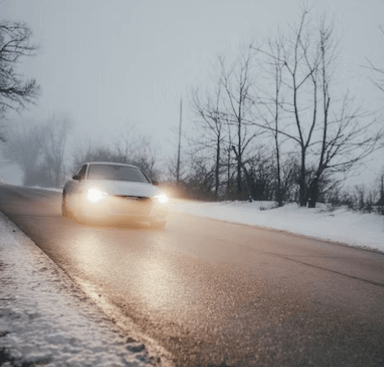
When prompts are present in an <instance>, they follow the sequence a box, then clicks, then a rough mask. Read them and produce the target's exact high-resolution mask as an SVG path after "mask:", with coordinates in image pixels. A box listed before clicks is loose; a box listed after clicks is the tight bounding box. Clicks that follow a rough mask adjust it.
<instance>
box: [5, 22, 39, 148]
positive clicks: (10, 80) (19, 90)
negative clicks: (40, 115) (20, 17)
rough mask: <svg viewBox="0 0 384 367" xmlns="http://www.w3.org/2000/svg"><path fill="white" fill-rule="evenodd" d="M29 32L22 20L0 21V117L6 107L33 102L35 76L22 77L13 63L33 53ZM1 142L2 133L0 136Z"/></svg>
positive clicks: (11, 107)
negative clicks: (30, 77) (29, 77)
mask: <svg viewBox="0 0 384 367" xmlns="http://www.w3.org/2000/svg"><path fill="white" fill-rule="evenodd" d="M31 37H32V31H31V29H30V28H29V27H28V25H27V24H26V23H21V22H12V21H8V20H1V21H0V118H1V119H3V118H4V116H5V113H6V111H7V110H9V109H11V110H16V111H19V110H20V109H24V108H26V106H27V105H28V104H29V103H33V102H34V101H35V100H36V98H37V96H38V94H39V86H38V85H37V83H36V80H35V79H27V80H23V77H22V76H21V75H20V74H18V73H17V71H16V65H17V63H18V62H19V59H20V58H21V57H23V56H33V55H36V52H37V49H38V46H37V45H35V44H32V43H31ZM0 139H1V140H3V141H4V136H2V135H0Z"/></svg>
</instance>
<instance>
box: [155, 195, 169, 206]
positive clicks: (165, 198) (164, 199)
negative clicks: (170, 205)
mask: <svg viewBox="0 0 384 367" xmlns="http://www.w3.org/2000/svg"><path fill="white" fill-rule="evenodd" d="M155 198H156V200H157V201H158V202H159V203H161V204H165V203H167V202H168V196H167V195H165V194H163V193H161V194H158V195H156V196H155Z"/></svg>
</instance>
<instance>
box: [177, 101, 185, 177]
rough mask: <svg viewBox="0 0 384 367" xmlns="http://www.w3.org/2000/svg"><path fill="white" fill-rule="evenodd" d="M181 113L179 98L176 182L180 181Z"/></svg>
mask: <svg viewBox="0 0 384 367" xmlns="http://www.w3.org/2000/svg"><path fill="white" fill-rule="evenodd" d="M182 113H183V100H182V99H181V98H180V123H179V147H178V149H177V167H176V182H177V183H179V181H180V148H181V121H182Z"/></svg>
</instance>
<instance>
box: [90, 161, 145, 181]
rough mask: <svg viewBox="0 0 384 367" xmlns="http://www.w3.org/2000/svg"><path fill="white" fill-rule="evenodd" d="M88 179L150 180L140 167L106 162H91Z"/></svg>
mask: <svg viewBox="0 0 384 367" xmlns="http://www.w3.org/2000/svg"><path fill="white" fill-rule="evenodd" d="M88 180H112V181H132V182H146V183H148V182H149V180H148V178H147V177H146V176H145V175H144V173H143V172H141V171H140V169H138V168H135V167H127V166H119V165H106V164H91V165H90V166H89V170H88Z"/></svg>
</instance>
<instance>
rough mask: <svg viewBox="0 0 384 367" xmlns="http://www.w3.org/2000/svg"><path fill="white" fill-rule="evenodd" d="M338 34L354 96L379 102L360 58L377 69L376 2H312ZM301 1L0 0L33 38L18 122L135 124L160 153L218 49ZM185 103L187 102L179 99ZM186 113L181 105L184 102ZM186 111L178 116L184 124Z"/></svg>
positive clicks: (383, 56)
mask: <svg viewBox="0 0 384 367" xmlns="http://www.w3.org/2000/svg"><path fill="white" fill-rule="evenodd" d="M306 3H307V4H311V5H313V6H314V9H315V12H316V14H321V13H322V12H323V11H324V10H326V11H327V15H328V16H329V17H331V18H332V19H333V20H334V24H335V31H336V32H337V35H338V36H340V38H341V46H342V53H341V63H342V69H341V70H342V72H343V73H344V74H345V75H344V76H345V80H346V82H348V83H349V86H350V88H351V92H352V94H356V95H357V97H358V98H360V99H361V100H362V101H364V102H365V103H366V104H367V105H368V106H369V107H372V108H380V106H381V105H382V102H383V96H382V95H380V93H379V91H378V90H377V89H376V88H375V87H374V86H372V84H371V83H370V82H369V80H368V78H367V76H368V71H366V70H364V69H363V68H361V65H363V64H364V63H365V57H369V58H370V59H371V60H372V61H374V62H377V63H378V64H379V65H383V64H382V63H383V60H384V47H383V46H384V36H383V34H382V33H381V32H380V30H379V24H380V23H381V24H383V23H384V19H383V15H384V1H383V0H333V1H327V0H322V1H320V0H318V1H316V0H312V1H307V2H306ZM302 4H303V2H302V1H301V0H190V1H184V0H147V1H145V0H138V1H136V0H77V1H74V0H3V2H2V4H0V10H1V14H2V17H3V18H7V19H12V20H23V21H26V22H27V23H29V25H30V27H31V28H32V30H33V32H34V40H35V41H36V42H39V43H40V44H41V51H40V54H39V55H38V56H37V57H35V58H33V59H31V58H30V59H24V60H23V64H22V65H20V67H21V70H23V72H25V74H26V75H27V76H28V77H34V78H36V79H37V81H38V83H39V84H40V85H41V88H42V95H41V97H40V99H39V101H38V104H37V106H33V107H31V108H30V110H29V111H24V112H23V114H22V116H23V119H24V118H33V119H36V120H39V119H45V118H47V117H48V116H49V115H51V114H52V113H56V114H62V113H64V114H67V115H69V116H70V117H71V119H72V120H73V122H74V126H75V130H74V132H75V133H76V134H82V133H84V132H86V134H87V135H89V136H91V137H92V138H95V139H98V140H101V141H103V140H107V139H109V138H110V137H112V136H113V135H114V134H116V133H117V132H119V131H121V129H122V128H123V126H127V125H128V124H130V123H134V124H136V126H137V128H138V130H139V131H140V132H142V133H147V134H149V135H152V136H153V138H154V140H155V141H157V142H158V144H159V145H161V149H162V151H163V152H164V153H165V154H168V152H169V149H170V148H169V147H170V146H171V145H172V144H174V142H173V141H174V140H175V136H174V134H172V133H171V129H172V127H173V128H175V127H176V126H177V125H178V121H179V101H180V98H181V97H182V96H183V98H184V100H185V98H186V91H187V89H188V88H189V87H191V86H192V85H196V84H200V85H202V84H204V82H205V81H206V80H207V78H209V73H210V72H211V71H212V65H213V62H214V60H215V57H216V55H217V53H218V52H225V53H227V54H230V53H237V52H238V51H239V50H240V49H241V45H242V44H243V45H244V44H246V43H247V42H248V41H249V40H251V39H252V38H256V39H258V40H259V41H260V40H262V39H263V38H266V37H268V36H269V35H270V34H271V33H272V32H274V31H275V30H276V28H277V27H282V26H283V25H284V24H285V23H287V22H288V23H292V22H295V21H298V20H299V15H300V6H301V5H302ZM184 104H185V105H186V101H185V103H184ZM185 111H187V107H186V108H185ZM188 118H189V116H188V113H187V112H186V113H185V123H187V120H188Z"/></svg>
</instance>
